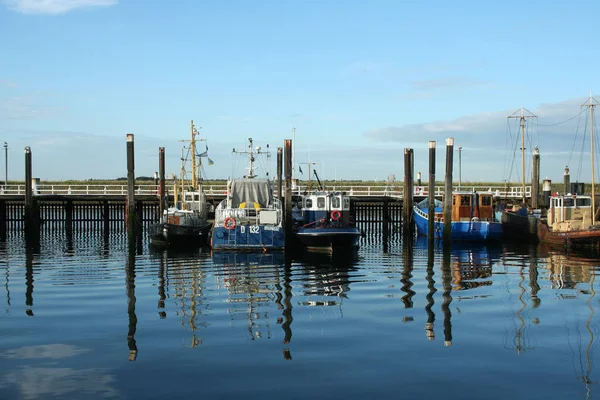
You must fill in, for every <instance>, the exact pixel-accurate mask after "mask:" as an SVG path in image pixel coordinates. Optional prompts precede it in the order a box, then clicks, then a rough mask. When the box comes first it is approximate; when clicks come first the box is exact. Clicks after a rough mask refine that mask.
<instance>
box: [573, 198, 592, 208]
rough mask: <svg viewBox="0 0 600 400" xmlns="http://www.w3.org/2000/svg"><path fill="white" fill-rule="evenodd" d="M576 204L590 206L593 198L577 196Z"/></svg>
mask: <svg viewBox="0 0 600 400" xmlns="http://www.w3.org/2000/svg"><path fill="white" fill-rule="evenodd" d="M575 204H576V205H577V207H590V206H591V205H592V201H591V199H586V198H577V199H575Z"/></svg>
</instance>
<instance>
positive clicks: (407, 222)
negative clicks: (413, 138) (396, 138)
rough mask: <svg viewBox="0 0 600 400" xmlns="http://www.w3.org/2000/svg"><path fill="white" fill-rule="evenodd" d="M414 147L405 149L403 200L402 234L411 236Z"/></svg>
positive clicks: (412, 224) (412, 225) (412, 223)
mask: <svg viewBox="0 0 600 400" xmlns="http://www.w3.org/2000/svg"><path fill="white" fill-rule="evenodd" d="M413 168H414V152H413V149H408V148H405V149H404V199H403V202H402V236H404V237H409V236H412V235H413V233H414V219H413V195H414V186H413V176H414V173H413Z"/></svg>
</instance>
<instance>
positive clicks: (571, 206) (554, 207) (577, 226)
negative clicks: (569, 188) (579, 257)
mask: <svg viewBox="0 0 600 400" xmlns="http://www.w3.org/2000/svg"><path fill="white" fill-rule="evenodd" d="M592 213H593V208H592V198H591V197H590V196H577V195H571V194H567V195H556V194H555V195H553V196H552V197H550V208H549V209H548V216H547V218H546V219H541V220H540V223H539V224H538V236H539V238H540V241H542V242H544V243H547V244H549V245H553V246H560V247H567V248H568V247H589V246H598V244H600V225H595V224H593V221H592Z"/></svg>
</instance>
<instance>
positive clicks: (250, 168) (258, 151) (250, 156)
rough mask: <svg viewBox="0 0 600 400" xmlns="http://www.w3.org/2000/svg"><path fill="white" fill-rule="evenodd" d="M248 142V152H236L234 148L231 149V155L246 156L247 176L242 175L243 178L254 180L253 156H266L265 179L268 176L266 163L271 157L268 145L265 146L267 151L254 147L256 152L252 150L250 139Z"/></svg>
mask: <svg viewBox="0 0 600 400" xmlns="http://www.w3.org/2000/svg"><path fill="white" fill-rule="evenodd" d="M248 142H250V144H249V145H248V148H249V150H248V151H237V150H236V149H235V148H234V149H233V151H232V153H236V154H248V167H246V169H247V170H248V174H247V175H244V178H256V176H257V175H256V173H255V172H254V161H256V160H255V158H254V155H255V154H260V155H266V156H267V171H266V175H267V178H268V176H269V170H268V163H269V158H270V157H271V153H270V152H269V145H268V144H267V150H266V151H264V150H262V149H261V148H260V146H256V151H255V149H254V148H252V143H253V141H252V138H248Z"/></svg>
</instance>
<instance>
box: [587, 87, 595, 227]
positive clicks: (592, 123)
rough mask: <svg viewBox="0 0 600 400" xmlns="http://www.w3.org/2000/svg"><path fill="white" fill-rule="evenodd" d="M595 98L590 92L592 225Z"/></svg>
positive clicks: (593, 212) (593, 211) (593, 216)
mask: <svg viewBox="0 0 600 400" xmlns="http://www.w3.org/2000/svg"><path fill="white" fill-rule="evenodd" d="M595 105H596V104H595V103H594V97H593V96H592V91H591V90H590V104H589V107H590V142H591V146H592V225H594V223H595V222H596V188H595V184H594V165H595V163H594V106H595Z"/></svg>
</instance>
